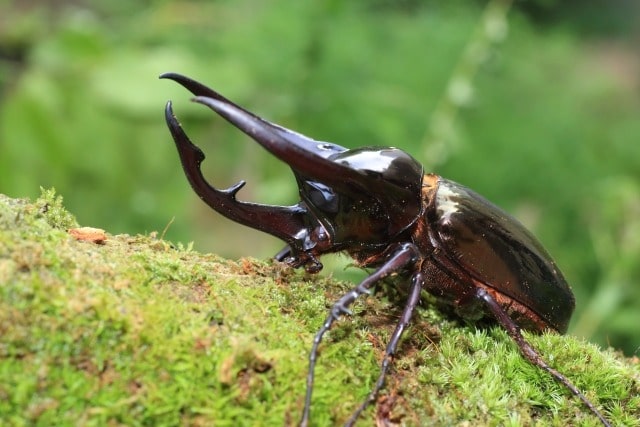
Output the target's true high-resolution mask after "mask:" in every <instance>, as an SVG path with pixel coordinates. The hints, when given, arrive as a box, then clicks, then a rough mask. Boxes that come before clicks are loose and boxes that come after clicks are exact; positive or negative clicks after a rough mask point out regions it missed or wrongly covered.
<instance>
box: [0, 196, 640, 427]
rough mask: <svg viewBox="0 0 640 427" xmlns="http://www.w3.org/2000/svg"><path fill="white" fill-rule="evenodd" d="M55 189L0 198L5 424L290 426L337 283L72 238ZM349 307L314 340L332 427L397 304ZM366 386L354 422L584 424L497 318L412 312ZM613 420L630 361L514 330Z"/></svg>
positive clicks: (631, 370) (128, 239) (633, 394)
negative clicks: (391, 358)
mask: <svg viewBox="0 0 640 427" xmlns="http://www.w3.org/2000/svg"><path fill="white" fill-rule="evenodd" d="M76 225H77V224H76V222H75V219H74V218H73V216H72V215H70V214H69V213H68V212H66V211H65V210H64V208H63V207H62V205H61V198H59V197H56V196H55V194H54V193H53V192H52V191H44V192H43V196H42V197H41V198H40V199H39V200H37V201H36V202H34V203H30V202H28V201H25V200H15V199H9V198H7V197H4V196H1V195H0V334H1V335H2V340H1V342H0V414H2V418H3V420H4V422H6V424H7V425H15V426H22V425H58V426H65V425H69V426H71V425H88V426H91V425H128V426H136V425H154V426H164V425H167V426H173V425H216V426H242V425H246V426H254V425H268V426H271V425H290V424H295V423H296V422H297V420H298V417H299V415H300V411H301V407H302V403H303V395H304V388H305V376H306V370H307V354H308V351H309V347H310V344H311V340H312V337H313V334H314V333H315V331H316V330H317V329H318V327H319V326H320V325H321V324H322V322H323V321H324V318H325V316H326V314H327V313H326V312H327V307H328V306H329V305H330V303H331V301H332V300H334V299H336V298H337V296H339V295H340V294H342V293H344V292H345V291H346V290H347V289H349V288H350V287H351V286H353V284H350V283H344V282H337V281H334V280H331V279H326V278H322V277H315V276H308V275H305V274H303V273H300V272H296V271H293V270H291V269H289V268H285V267H283V266H282V265H279V264H275V263H270V262H260V261H255V260H248V259H243V260H240V261H238V262H231V261H227V260H223V259H220V258H218V257H216V256H214V255H205V254H200V253H196V252H194V251H192V250H191V249H190V248H188V247H186V248H185V247H183V246H181V245H177V247H176V246H174V245H173V244H171V243H169V242H166V241H163V240H159V239H157V238H156V237H155V235H154V234H151V235H149V236H127V235H119V236H112V235H108V234H107V240H106V242H105V243H104V244H95V243H91V242H87V241H78V240H75V239H74V238H72V237H71V236H70V235H69V234H68V233H67V232H66V230H67V229H68V228H71V227H74V226H76ZM396 306H397V304H395V305H394V304H393V303H392V302H389V300H388V299H386V298H384V297H369V298H368V299H367V300H366V301H365V300H363V301H358V302H357V303H356V304H355V307H354V312H355V313H356V315H355V316H354V317H353V318H350V319H346V320H342V321H340V322H337V324H336V325H335V327H334V328H333V330H332V331H330V333H328V334H327V337H326V342H325V345H324V346H323V347H322V355H321V358H320V360H319V366H318V369H317V377H316V388H315V391H314V396H313V408H312V418H313V424H314V425H318V426H324V425H334V424H340V423H342V422H344V420H346V418H347V417H348V416H349V414H350V413H351V411H352V410H353V409H355V408H356V407H357V405H358V404H359V402H360V401H361V400H362V399H364V397H365V396H366V395H367V393H368V391H369V389H370V387H371V385H372V384H373V382H374V381H375V379H376V377H377V373H378V366H377V365H378V362H377V360H378V359H379V357H380V355H381V354H382V351H383V350H384V347H385V340H386V339H387V338H388V336H389V335H390V333H391V331H392V330H393V327H394V322H395V319H397V316H398V315H399V312H400V310H399V309H398V308H397V307H396ZM414 320H415V322H414V324H413V325H412V326H411V328H410V330H409V332H408V334H407V336H406V338H405V340H404V341H403V343H402V345H401V349H400V352H399V354H398V357H397V360H396V363H395V367H396V369H395V371H394V372H393V373H392V375H391V376H390V377H389V379H388V386H387V388H386V389H385V393H384V396H383V398H381V399H379V401H378V404H377V406H376V407H375V408H370V409H368V410H367V411H366V412H365V414H364V416H363V418H364V420H363V421H361V424H362V425H371V424H372V422H373V418H374V417H376V416H377V417H389V418H391V419H392V420H393V421H394V422H401V423H403V424H404V425H423V424H435V425H474V426H475V425H530V424H532V423H536V425H558V426H560V425H562V426H564V425H567V420H571V421H569V424H573V425H597V422H596V420H595V419H594V417H593V416H592V415H591V414H590V413H589V412H587V411H586V410H585V408H584V407H583V406H582V405H581V404H580V403H579V402H578V401H577V400H576V399H575V398H573V397H571V396H570V394H569V393H568V392H567V391H566V390H565V389H564V388H563V387H561V386H559V385H558V384H556V383H555V382H554V380H552V379H551V378H549V377H548V376H547V375H545V374H544V373H543V372H540V371H539V370H538V369H536V368H534V367H533V366H531V365H530V364H528V363H527V362H526V361H524V360H523V359H522V357H520V355H519V353H518V351H517V348H516V347H515V345H514V344H513V343H512V342H511V341H510V339H509V338H508V337H507V336H506V334H505V333H504V332H503V331H501V330H500V329H498V328H491V329H482V330H481V329H477V328H476V327H473V326H464V325H460V324H459V323H458V322H456V321H455V320H450V319H447V318H445V317H443V316H442V315H441V314H439V313H438V312H437V311H434V310H432V309H430V308H420V310H419V313H418V314H417V315H416V317H415V319H414ZM528 338H529V339H530V340H531V342H532V343H533V344H534V346H536V347H537V348H539V349H540V351H541V353H542V354H544V355H545V356H546V358H547V359H548V360H549V361H550V363H551V364H552V365H553V366H555V367H557V368H558V369H559V370H560V371H561V372H563V373H564V374H566V375H567V376H568V377H569V378H571V380H572V381H574V382H575V383H576V385H577V386H578V387H579V388H581V389H582V390H584V391H585V393H586V394H587V396H588V397H589V398H590V399H592V401H594V402H595V403H596V404H597V405H599V406H600V407H602V408H603V410H604V412H605V413H606V414H607V416H608V417H609V418H610V419H611V420H612V423H613V424H614V425H638V420H639V419H640V399H639V398H638V395H639V394H640V366H639V364H638V363H637V360H627V359H624V358H622V357H621V356H620V355H618V354H617V353H615V352H614V351H612V350H607V351H601V350H600V349H599V348H597V347H596V346H594V345H591V344H589V343H585V342H583V341H580V340H578V339H576V338H573V337H570V336H566V337H563V336H558V335H552V334H546V335H542V336H533V335H528Z"/></svg>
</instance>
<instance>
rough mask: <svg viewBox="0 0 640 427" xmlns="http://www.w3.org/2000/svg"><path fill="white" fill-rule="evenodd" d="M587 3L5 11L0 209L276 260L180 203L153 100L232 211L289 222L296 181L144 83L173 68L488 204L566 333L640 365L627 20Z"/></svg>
mask: <svg viewBox="0 0 640 427" xmlns="http://www.w3.org/2000/svg"><path fill="white" fill-rule="evenodd" d="M571 4H573V5H574V7H578V6H575V2H572V3H571ZM583 5H585V6H584V7H583V8H580V9H579V13H574V14H572V13H570V12H571V8H570V7H569V6H568V5H567V4H564V3H563V2H554V1H543V0H539V1H535V2H516V3H515V4H514V5H512V4H511V2H510V1H506V0H504V1H496V0H494V1H491V2H489V3H485V2H480V1H478V2H473V3H470V2H463V1H450V2H438V1H418V0H413V1H411V0H404V1H400V2H392V1H384V0H378V1H373V2H370V1H363V0H362V1H352V2H339V1H335V0H324V1H317V2H290V1H283V0H270V1H262V2H258V1H250V0H241V1H235V2H231V1H224V0H221V1H215V2H201V1H195V0H194V1H180V2H169V1H160V0H155V1H146V2H135V3H132V2H124V1H112V2H98V1H95V0H94V1H74V2H65V1H58V2H56V1H53V2H48V3H40V2H23V1H20V2H17V1H15V2H7V1H4V2H2V3H0V90H1V92H0V93H1V95H0V96H1V98H0V192H2V193H6V194H8V195H10V196H13V197H26V196H29V197H32V198H33V197H36V196H37V195H38V194H39V188H40V186H43V187H55V188H56V189H57V191H58V192H59V193H60V194H62V195H63V196H64V197H65V200H66V204H67V207H68V208H69V209H70V210H71V211H72V212H74V213H76V214H77V216H78V220H79V222H80V223H82V224H84V225H93V226H99V227H101V228H105V229H108V230H109V231H110V232H113V233H123V232H126V233H138V232H146V231H152V230H160V231H162V230H165V232H166V237H167V238H169V239H172V240H174V241H191V240H193V241H195V243H196V247H198V248H200V249H204V250H209V251H214V252H217V253H220V254H222V255H225V256H230V257H237V256H239V255H254V256H260V257H267V256H269V255H270V254H272V253H274V252H275V251H276V250H277V249H279V243H278V242H277V241H275V240H274V239H272V238H270V237H268V236H266V237H265V236H262V235H260V233H257V232H254V231H252V230H248V229H245V228H243V227H240V226H237V225H236V224H232V223H230V222H229V221H226V220H224V219H221V218H219V216H217V215H215V214H213V213H212V212H210V211H209V210H208V209H207V208H206V206H204V205H203V204H202V203H201V202H200V201H199V200H198V199H197V197H196V196H195V195H194V194H192V192H191V190H190V189H189V187H188V184H187V182H186V180H185V179H184V176H183V174H182V171H181V170H180V167H179V162H178V158H177V155H176V152H175V148H174V147H173V144H172V141H171V139H170V137H169V134H168V132H167V130H166V127H165V125H164V120H163V116H162V114H163V106H164V103H165V102H166V101H167V100H168V99H172V100H173V101H174V109H175V111H176V114H177V115H178V116H179V117H180V119H181V121H182V122H183V124H184V126H185V128H186V129H187V131H188V132H189V134H190V136H191V137H192V139H193V140H194V141H195V142H197V143H198V144H199V145H200V146H201V147H202V148H203V149H204V151H205V153H207V154H208V157H207V160H206V162H205V163H204V168H205V170H206V174H207V176H208V177H209V178H210V180H211V181H212V182H213V183H215V184H216V185H219V186H228V185H231V184H233V183H234V182H235V181H236V180H238V179H247V181H248V185H247V187H246V188H245V189H243V190H242V191H241V193H240V197H242V198H244V199H250V200H259V201H261V202H264V203H279V204H288V203H293V202H295V196H296V187H295V183H294V180H293V179H292V177H291V175H290V173H289V172H288V170H287V168H286V167H284V166H283V165H282V164H280V163H278V162H277V161H276V160H274V159H272V158H269V156H267V155H265V153H264V152H263V151H262V150H261V149H258V148H256V146H255V144H253V143H252V142H251V141H250V140H248V138H246V137H244V136H243V135H241V134H240V133H239V132H237V131H235V130H234V129H233V128H232V127H231V126H229V125H228V124H226V122H223V121H222V120H219V119H218V118H217V117H215V116H214V115H213V114H211V113H210V111H209V110H207V109H206V108H202V107H198V106H196V105H193V104H191V103H189V102H188V99H189V96H190V95H189V93H187V92H186V91H185V90H183V89H181V88H180V87H177V85H175V84H172V83H171V82H167V81H161V80H158V79H157V76H158V75H159V74H160V73H162V72H165V71H176V72H180V73H183V74H186V75H189V76H192V77H194V78H196V79H198V80H200V81H202V82H203V83H205V84H207V85H210V86H212V87H214V88H216V89H218V90H220V91H221V92H222V93H224V94H225V95H226V96H228V97H230V98H231V99H233V100H235V101H236V102H238V103H239V104H241V105H244V106H246V107H247V108H248V109H250V110H252V111H255V112H257V113H258V114H260V115H262V116H264V117H266V118H268V119H270V120H272V121H274V122H276V123H281V124H283V125H285V126H287V127H290V128H292V129H296V130H298V131H300V132H303V133H305V134H307V135H310V136H312V137H314V138H318V139H323V140H328V141H333V142H336V143H339V144H341V145H345V146H349V147H356V146H362V145H395V146H399V147H401V148H403V149H405V150H407V151H409V152H411V153H412V154H414V155H415V157H416V158H418V159H419V160H420V161H422V162H423V163H424V164H425V167H426V168H427V170H429V171H434V172H437V173H438V174H441V175H443V176H446V177H448V178H449V179H453V180H455V181H458V182H460V183H462V184H465V185H467V186H469V187H472V188H473V189H475V190H476V191H478V192H479V193H481V194H483V195H485V196H486V197H487V198H489V199H490V200H492V201H494V202H495V203H497V204H498V205H500V206H503V207H504V208H506V209H507V210H509V211H511V212H512V213H514V214H515V215H516V216H517V217H518V218H520V219H521V220H522V221H523V222H524V223H525V224H526V225H527V226H529V227H530V228H531V229H533V230H534V232H535V233H536V234H537V235H538V236H539V237H540V239H541V240H542V241H543V242H544V244H545V246H547V248H548V249H549V251H550V252H551V253H552V254H554V257H555V258H556V260H557V261H558V263H559V265H560V266H561V268H562V270H563V272H564V273H565V275H566V276H567V278H568V280H569V282H570V283H571V284H572V285H573V289H574V291H575V293H576V297H577V309H576V314H575V316H574V322H573V328H572V330H571V332H572V333H574V334H576V335H580V336H586V337H588V338H590V339H592V340H594V341H597V342H599V343H601V344H610V345H612V346H614V347H616V348H621V349H624V351H625V352H626V353H627V354H638V353H639V352H640V351H639V349H640V329H639V328H638V324H640V322H639V320H640V283H639V282H640V271H639V270H640V268H639V267H638V262H637V260H638V259H639V258H640V195H639V194H640V179H639V178H640V144H638V142H637V139H638V135H640V120H638V117H639V112H640V56H639V54H638V50H637V41H638V37H639V34H638V30H639V28H638V22H640V20H638V19H635V20H634V19H632V17H636V18H637V16H638V15H637V8H638V3H637V2H629V1H621V0H620V1H615V2H613V1H612V2H609V3H607V4H603V2H602V1H597V2H580V6H583ZM596 6H597V7H598V11H599V13H598V15H597V17H598V18H599V20H598V19H594V18H593V14H591V13H589V11H591V10H594V8H595V7H596ZM506 12H508V15H506V18H505V13H506ZM598 22H601V23H603V25H598ZM612 23H613V24H612ZM605 24H606V25H605ZM634 41H635V43H636V44H635V46H634ZM214 144H217V145H214ZM239 159H240V160H239ZM174 219H175V220H174ZM327 270H331V269H330V268H327Z"/></svg>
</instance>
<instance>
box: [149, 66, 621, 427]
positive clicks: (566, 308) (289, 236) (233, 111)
mask: <svg viewBox="0 0 640 427" xmlns="http://www.w3.org/2000/svg"><path fill="white" fill-rule="evenodd" d="M160 78H164V79H170V80H173V81H175V82H177V83H179V84H180V85H182V86H183V87H185V88H186V89H187V90H189V91H190V92H191V93H192V94H193V95H194V96H195V97H194V98H193V101H195V102H197V103H200V104H203V105H205V106H207V107H209V108H210V109H212V110H213V111H215V112H216V113H217V114H218V115H220V116H221V117H223V118H224V119H225V120H227V121H228V122H229V123H231V124H232V125H234V126H235V127H237V128H238V129H239V130H241V131H242V132H244V133H245V134H247V135H248V136H250V137H251V138H252V139H254V140H255V141H256V142H258V143H259V144H260V145H261V146H262V147H263V148H265V149H266V150H267V151H269V152H270V153H271V154H273V155H274V156H276V157H277V158H278V159H280V160H282V161H283V162H285V163H286V164H287V165H289V167H290V168H291V169H292V171H293V175H294V176H295V179H296V181H297V184H298V187H299V194H300V202H299V203H297V204H295V205H293V206H270V205H263V204H257V203H251V202H244V201H240V200H238V199H237V198H236V196H237V194H238V192H239V191H240V189H241V188H242V187H243V186H244V185H245V181H240V182H238V183H237V184H235V185H233V186H232V187H230V188H227V189H218V188H216V187H213V186H211V185H210V184H209V183H208V182H207V181H206V179H205V178H204V176H203V174H202V171H201V169H200V165H201V163H202V161H203V160H204V158H205V156H204V154H203V152H202V151H201V150H200V149H199V148H198V147H197V146H195V145H194V144H193V143H192V142H191V141H190V140H189V138H188V137H187V135H186V134H185V132H184V131H183V129H182V127H181V125H180V123H179V122H178V120H177V119H176V117H175V115H174V113H173V109H172V104H171V101H169V102H168V103H167V105H166V108H165V119H166V122H167V125H168V127H169V130H170V132H171V135H172V137H173V139H174V141H175V144H176V147H177V149H178V154H179V156H180V160H181V163H182V167H183V169H184V172H185V175H186V177H187V179H188V181H189V183H190V184H191V186H192V187H193V190H194V191H195V192H196V193H197V194H198V196H199V197H200V198H201V199H202V200H203V201H204V202H205V203H207V204H208V205H209V206H210V207H211V208H213V209H214V210H216V211H217V212H219V213H220V214H222V215H224V216H225V217H227V218H229V219H231V220H233V221H235V222H238V223H240V224H243V225H246V226H248V227H252V228H254V229H257V230H260V231H263V232H266V233H269V234H271V235H273V236H275V237H278V238H279V239H281V240H283V241H284V242H285V243H286V246H285V248H284V249H283V250H281V251H280V252H279V253H278V254H276V256H275V259H276V260H278V261H284V262H286V263H287V264H289V265H290V266H292V267H303V268H304V269H305V270H306V271H307V272H309V273H317V272H319V271H320V270H321V269H322V263H321V262H320V260H319V258H320V256H321V255H323V254H327V253H332V252H340V251H345V252H347V253H348V254H349V255H350V256H351V257H352V258H353V259H354V260H355V261H356V263H357V264H358V265H360V266H362V267H365V268H372V269H374V270H373V273H371V275H369V276H368V277H366V278H365V279H364V280H363V281H362V282H361V283H360V284H358V286H356V287H354V288H353V289H352V290H351V291H349V292H348V293H346V294H345V295H343V296H342V297H341V298H340V299H338V300H337V301H336V302H335V303H334V304H333V306H332V307H331V309H330V312H329V315H328V316H327V318H326V320H325V322H324V324H323V325H322V327H321V328H320V330H319V331H318V332H317V334H316V335H315V337H314V340H313V345H312V348H311V351H310V354H309V369H308V374H307V380H306V395H305V401H304V408H303V411H302V417H301V421H300V425H301V426H306V425H308V423H309V418H310V410H311V396H312V391H313V384H314V380H315V378H314V369H315V365H316V361H317V357H318V347H319V345H320V343H321V341H322V338H323V336H324V334H325V333H326V332H327V331H328V330H329V329H330V328H331V326H332V325H333V323H334V321H336V320H337V319H338V318H339V317H340V316H342V315H344V314H351V312H350V311H349V306H350V305H351V304H352V303H353V302H354V301H355V300H356V299H357V298H358V297H360V296H362V295H365V294H369V293H370V292H371V288H372V287H373V285H375V284H376V283H378V282H380V281H381V280H384V279H385V278H388V277H389V276H391V275H396V274H397V275H400V276H401V277H406V278H407V280H408V282H410V286H409V292H408V298H407V301H406V304H405V306H404V308H403V311H402V314H401V316H400V319H399V321H398V324H397V325H396V327H395V330H394V331H393V333H392V335H391V338H390V340H389V343H388V344H387V347H386V350H385V353H384V357H383V359H382V362H381V370H380V374H379V376H378V379H377V381H376V383H375V386H374V388H373V390H372V391H371V392H370V394H369V395H368V397H367V398H366V399H365V401H364V402H363V403H362V404H361V405H360V406H359V407H358V408H357V409H356V410H355V411H354V412H353V414H352V415H351V417H350V418H349V420H348V421H347V422H346V425H353V424H354V423H355V421H356V419H357V418H358V416H359V415H360V413H361V412H362V411H363V410H364V409H365V408H366V407H367V406H368V405H369V404H370V403H372V402H373V401H375V399H376V398H377V396H378V393H379V392H380V390H381V389H382V387H383V385H384V380H385V376H386V374H387V372H388V370H389V368H390V366H391V361H392V358H393V356H394V354H395V351H396V348H397V346H398V342H399V340H400V337H401V336H402V334H403V332H404V330H405V328H406V327H407V325H408V324H409V322H410V319H411V317H412V314H413V312H414V309H415V308H416V306H417V304H418V303H419V300H420V292H421V291H422V290H426V291H427V292H429V293H431V294H432V295H434V296H435V297H436V298H437V299H438V300H440V301H442V302H444V303H446V304H448V305H449V306H451V307H452V308H453V309H454V311H455V312H456V313H457V314H458V315H460V316H462V317H464V318H466V319H471V320H476V319H480V318H483V317H487V318H490V319H493V320H495V321H496V322H497V323H498V324H499V325H500V326H502V327H503V328H504V329H505V330H506V331H507V333H508V335H509V336H510V337H511V338H512V339H513V340H514V341H515V343H516V344H517V346H518V348H519V349H520V352H521V353H522V355H523V356H524V357H525V358H526V359H527V360H528V361H529V362H531V363H532V364H534V365H536V366H538V367H539V368H540V369H543V370H544V371H546V372H548V373H549V374H550V375H551V376H553V377H554V378H555V379H556V380H557V381H559V382H560V383H561V384H563V385H564V386H565V387H566V388H568V389H569V390H570V391H571V393H572V394H573V395H575V396H576V397H577V398H578V399H580V400H581V401H582V402H583V403H584V405H586V407H587V408H588V409H589V410H590V411H591V412H592V413H593V414H594V415H595V416H597V417H598V419H599V420H600V421H601V422H602V424H603V425H605V426H609V425H610V424H609V423H608V421H607V420H606V419H605V417H604V416H603V415H602V414H601V413H600V411H599V410H598V409H597V408H596V407H595V405H594V404H593V403H591V402H590V401H589V400H588V399H587V398H586V397H585V395H584V394H583V393H582V392H581V391H580V390H578V388H577V387H576V386H575V385H573V383H571V382H570V381H569V379H567V378H566V377H565V376H564V375H563V374H561V373H560V372H559V371H557V370H556V369H554V368H553V367H551V366H550V365H549V364H548V363H547V362H546V361H545V360H544V359H543V358H542V356H541V355H540V354H539V352H538V351H537V350H536V349H535V348H534V347H532V346H531V345H530V344H529V343H528V342H527V341H526V340H525V338H524V336H523V335H522V333H521V329H526V330H529V331H534V332H539V333H541V332H543V331H545V330H551V331H555V332H558V333H565V332H566V330H567V326H568V323H569V319H570V317H571V314H572V312H573V309H574V306H575V301H574V296H573V293H572V292H571V289H570V287H569V285H568V284H567V282H566V280H565V278H564V277H563V275H562V273H561V272H560V270H559V269H558V267H557V265H556V263H555V262H554V261H553V259H552V258H551V256H550V255H549V254H548V253H547V251H546V250H545V249H544V248H543V247H542V245H541V244H540V243H539V242H538V240H537V239H536V238H535V237H534V236H533V235H532V234H531V233H530V232H529V231H528V230H527V229H526V228H525V227H524V226H523V225H522V224H521V223H520V222H518V220H516V219H515V218H513V217H512V216H511V215H509V214H507V213H506V212H505V211H503V210H502V209H500V208H499V207H497V206H495V205H494V204H492V203H491V202H489V201H487V200H486V199H485V198H483V197H482V196H480V195H478V194H477V193H475V192H474V191H472V190H470V189H469V188H466V187H464V186H462V185H460V184H457V183H455V182H453V181H450V180H447V179H445V178H442V177H440V176H438V175H435V174H431V173H425V172H424V170H423V167H422V165H421V164H420V163H419V162H418V161H416V160H415V159H414V158H413V157H411V156H410V155H409V154H408V153H406V152H404V151H402V150H400V149H398V148H393V147H362V148H356V149H346V148H344V147H341V146H339V145H337V144H333V143H329V142H323V141H316V140H313V139H311V138H308V137H306V136H304V135H302V134H300V133H297V132H294V131H292V130H289V129H287V128H285V127H282V126H279V125H276V124H273V123H270V122H268V121H267V120H264V119H262V118H260V117H258V116H256V115H255V114H253V113H251V112H249V111H247V110H245V109H244V108H242V107H240V106H238V105H236V104H234V103H233V102H231V101H230V100H228V99H227V98H225V97H224V96H222V95H220V94H219V93H218V92H216V91H214V90H213V89H210V88H208V87H206V86H204V85H203V84H201V83H199V82H197V81H195V80H192V79H190V78H188V77H185V76H183V75H180V74H177V73H165V74H163V75H161V76H160Z"/></svg>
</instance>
